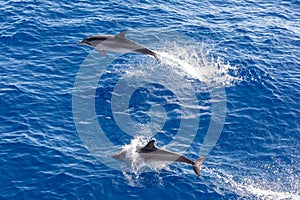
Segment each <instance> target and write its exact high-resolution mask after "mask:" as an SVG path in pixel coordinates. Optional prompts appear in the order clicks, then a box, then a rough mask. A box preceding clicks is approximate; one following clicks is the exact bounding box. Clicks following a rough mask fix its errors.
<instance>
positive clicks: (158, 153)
mask: <svg viewBox="0 0 300 200" xmlns="http://www.w3.org/2000/svg"><path fill="white" fill-rule="evenodd" d="M154 143H155V140H151V141H150V142H148V144H147V145H146V146H144V147H137V150H136V152H137V153H138V155H139V157H141V158H143V159H144V162H146V163H147V162H148V163H150V162H174V161H175V162H182V163H187V164H191V165H192V166H193V169H194V172H195V173H196V174H197V175H198V176H200V168H201V165H202V162H203V160H204V159H205V158H206V157H202V158H198V159H197V160H195V161H192V160H190V159H188V158H186V157H184V156H181V155H179V154H176V153H172V152H170V151H166V150H162V149H158V148H157V147H155V145H154ZM126 154H127V152H126V150H122V151H120V152H118V153H116V154H114V155H113V158H115V159H117V160H120V161H124V162H128V163H130V162H132V160H130V158H128V157H127V156H126Z"/></svg>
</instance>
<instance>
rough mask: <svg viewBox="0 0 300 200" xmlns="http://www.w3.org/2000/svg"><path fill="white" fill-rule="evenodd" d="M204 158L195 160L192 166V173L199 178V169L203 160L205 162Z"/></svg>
mask: <svg viewBox="0 0 300 200" xmlns="http://www.w3.org/2000/svg"><path fill="white" fill-rule="evenodd" d="M205 158H206V156H204V157H202V158H198V159H197V160H195V162H194V164H193V169H194V172H195V173H196V174H197V175H198V176H201V174H200V168H201V165H202V162H203V160H205Z"/></svg>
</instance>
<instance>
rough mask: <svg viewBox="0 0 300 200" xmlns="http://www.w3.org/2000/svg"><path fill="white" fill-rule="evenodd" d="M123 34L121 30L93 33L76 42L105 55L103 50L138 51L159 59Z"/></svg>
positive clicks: (124, 32)
mask: <svg viewBox="0 0 300 200" xmlns="http://www.w3.org/2000/svg"><path fill="white" fill-rule="evenodd" d="M125 34H126V31H122V32H120V33H119V34H117V35H95V36H91V37H88V38H85V39H83V40H82V41H81V42H78V44H82V45H87V46H91V47H94V48H96V49H97V50H98V51H99V52H100V54H101V55H102V56H105V57H108V56H107V54H106V52H105V51H112V52H118V53H128V52H138V53H142V54H146V55H151V56H153V57H154V58H155V59H156V60H159V57H158V55H157V54H156V53H154V52H153V51H152V50H150V49H148V48H146V47H144V46H142V45H140V44H137V43H135V42H133V41H131V40H128V39H126V38H125Z"/></svg>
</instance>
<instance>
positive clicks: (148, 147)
mask: <svg viewBox="0 0 300 200" xmlns="http://www.w3.org/2000/svg"><path fill="white" fill-rule="evenodd" d="M154 143H155V140H151V141H150V142H148V144H146V146H144V147H143V148H142V149H144V150H153V151H156V150H157V148H156V147H155V146H154Z"/></svg>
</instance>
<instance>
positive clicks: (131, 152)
mask: <svg viewBox="0 0 300 200" xmlns="http://www.w3.org/2000/svg"><path fill="white" fill-rule="evenodd" d="M148 141H149V138H147V137H144V136H136V137H135V138H133V139H132V140H131V142H130V144H127V145H124V146H123V148H122V151H123V150H125V151H126V158H127V159H128V160H129V161H130V163H129V166H130V169H129V170H130V171H131V172H133V173H134V174H135V175H136V176H137V177H138V176H139V175H140V174H141V173H142V172H147V171H149V170H150V171H155V172H158V171H160V170H161V169H162V168H165V167H167V163H160V162H145V161H144V159H143V158H141V157H140V156H139V154H138V152H137V149H138V148H140V147H143V146H145V145H146V144H147V142H148ZM126 170H128V169H126V168H124V171H123V174H126V172H125V171H126Z"/></svg>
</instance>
